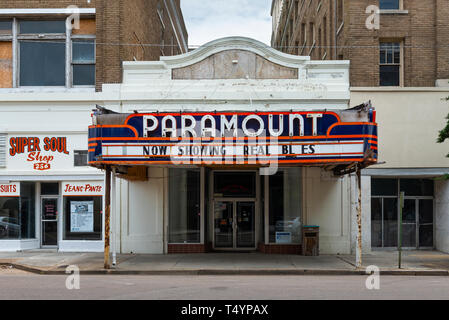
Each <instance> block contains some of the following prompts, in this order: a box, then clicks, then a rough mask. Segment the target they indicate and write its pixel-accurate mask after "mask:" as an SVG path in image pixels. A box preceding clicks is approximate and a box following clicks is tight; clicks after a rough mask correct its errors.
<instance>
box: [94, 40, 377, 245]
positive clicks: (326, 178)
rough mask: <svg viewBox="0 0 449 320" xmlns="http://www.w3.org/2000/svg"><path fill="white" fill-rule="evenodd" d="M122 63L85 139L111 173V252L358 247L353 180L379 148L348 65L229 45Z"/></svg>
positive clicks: (249, 43)
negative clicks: (313, 237) (353, 99)
mask: <svg viewBox="0 0 449 320" xmlns="http://www.w3.org/2000/svg"><path fill="white" fill-rule="evenodd" d="M123 66H124V74H123V83H121V84H109V85H104V86H103V93H102V94H103V97H104V98H105V97H108V98H107V99H105V100H103V101H102V103H99V104H100V106H97V108H96V110H95V111H94V113H93V115H92V124H91V125H90V126H89V133H88V154H89V156H88V161H89V165H90V166H92V167H94V168H97V169H100V170H103V171H104V172H107V175H109V173H110V172H112V178H111V179H112V180H111V182H110V183H109V182H108V179H109V178H106V182H107V183H106V184H107V186H106V187H107V190H106V192H108V190H111V201H110V214H111V221H110V222H111V246H112V247H111V250H112V251H114V252H122V253H129V252H132V253H186V252H209V251H245V252H247V251H260V252H265V253H301V246H302V242H303V234H302V230H303V227H305V226H319V250H320V252H321V253H350V252H351V251H353V250H354V248H355V246H356V239H357V235H360V233H359V225H360V223H357V213H359V214H360V212H358V210H357V203H358V201H357V199H358V198H357V197H358V191H357V190H359V187H358V185H357V179H356V176H355V174H354V172H356V171H357V170H360V169H363V168H366V167H368V166H370V165H373V164H376V163H377V158H378V150H377V143H378V142H377V124H376V119H375V118H376V112H375V110H374V108H373V106H371V105H370V104H369V103H364V104H361V105H358V106H350V105H349V99H350V90H349V62H348V61H311V60H310V59H309V57H301V56H292V55H287V54H284V53H281V52H278V51H276V50H274V49H272V48H269V47H267V46H265V45H264V44H262V43H260V42H257V41H255V40H252V39H247V38H240V37H231V38H224V39H219V40H216V41H213V42H210V43H208V44H207V45H205V46H203V47H200V48H199V49H196V50H194V51H192V52H189V53H187V54H183V55H179V56H173V57H161V60H160V61H158V62H124V65H123ZM106 198H108V196H106ZM359 203H361V202H359ZM368 205H369V201H368ZM108 207H109V200H108V201H107V203H106V208H108ZM362 209H363V206H362ZM106 211H108V209H107V210H106ZM107 213H109V212H107ZM358 222H361V221H358ZM106 226H107V227H106V229H108V227H109V223H107V222H106ZM106 233H107V234H109V232H106ZM359 240H360V241H359V243H360V244H361V242H362V239H359ZM107 242H109V240H108V239H107Z"/></svg>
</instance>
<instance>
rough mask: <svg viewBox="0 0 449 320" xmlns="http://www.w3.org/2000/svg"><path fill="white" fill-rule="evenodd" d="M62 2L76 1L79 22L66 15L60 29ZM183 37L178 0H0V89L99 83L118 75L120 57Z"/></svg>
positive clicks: (150, 52)
mask: <svg viewBox="0 0 449 320" xmlns="http://www.w3.org/2000/svg"><path fill="white" fill-rule="evenodd" d="M68 6H77V7H78V8H79V12H80V17H81V20H80V25H79V27H80V28H79V29H78V28H77V26H76V25H75V23H74V22H75V21H74V20H72V23H73V25H74V28H73V30H66V29H68V28H66V27H65V20H66V19H67V17H68V16H70V14H71V13H73V12H74V11H67V9H66V8H67V7H68ZM67 12H69V13H67ZM50 21H51V22H50ZM39 22H40V23H39ZM95 41H96V45H94V42H95ZM187 41H188V36H187V31H186V27H185V24H184V20H183V16H182V12H181V8H180V0H126V1H125V0H89V1H87V0H70V1H67V0H26V1H22V0H4V1H2V2H1V4H0V88H23V87H28V88H29V87H49V86H50V87H65V88H73V87H86V86H87V87H89V86H90V87H93V86H96V89H97V90H101V86H102V84H103V83H120V82H121V81H122V76H121V75H122V61H141V60H159V57H160V56H161V55H176V54H180V53H185V52H187V50H188V49H187ZM28 88H27V89H28ZM0 90H2V89H0Z"/></svg>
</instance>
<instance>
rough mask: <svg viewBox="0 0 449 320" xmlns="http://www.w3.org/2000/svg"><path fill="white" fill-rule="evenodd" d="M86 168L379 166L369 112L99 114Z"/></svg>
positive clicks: (372, 117) (374, 127) (374, 126)
mask: <svg viewBox="0 0 449 320" xmlns="http://www.w3.org/2000/svg"><path fill="white" fill-rule="evenodd" d="M93 118H94V125H93V126H91V127H89V164H90V165H93V166H98V165H104V164H122V165H144V164H149V165H151V164H154V165H156V164H158V165H170V164H193V165H239V164H243V165H245V164H250V165H270V164H271V163H274V162H276V163H278V164H280V165H282V164H285V165H291V164H329V163H337V164H338V163H340V164H341V163H353V162H365V163H366V162H370V163H374V162H376V161H377V124H376V123H375V112H374V110H373V109H372V108H369V109H367V108H364V109H359V110H354V109H349V110H335V111H327V110H326V111H298V112H295V111H290V112H203V113H145V114H139V113H134V114H95V115H94V117H93Z"/></svg>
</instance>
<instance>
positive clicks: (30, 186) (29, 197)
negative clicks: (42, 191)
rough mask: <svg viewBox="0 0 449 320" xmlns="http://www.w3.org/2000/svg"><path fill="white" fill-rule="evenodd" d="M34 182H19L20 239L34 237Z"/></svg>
mask: <svg viewBox="0 0 449 320" xmlns="http://www.w3.org/2000/svg"><path fill="white" fill-rule="evenodd" d="M35 185H36V184H35V183H34V182H22V183H21V184H20V213H21V217H20V223H21V225H20V227H21V228H20V230H21V238H22V239H33V238H35V237H36V193H35V192H36V187H35Z"/></svg>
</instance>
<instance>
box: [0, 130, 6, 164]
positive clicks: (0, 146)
mask: <svg viewBox="0 0 449 320" xmlns="http://www.w3.org/2000/svg"><path fill="white" fill-rule="evenodd" d="M5 167H6V133H0V168H5Z"/></svg>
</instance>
